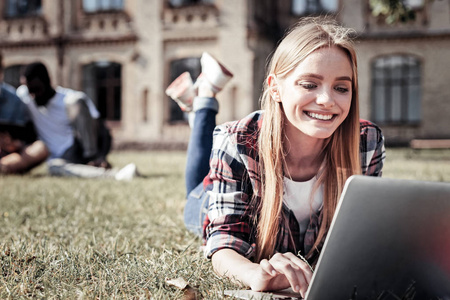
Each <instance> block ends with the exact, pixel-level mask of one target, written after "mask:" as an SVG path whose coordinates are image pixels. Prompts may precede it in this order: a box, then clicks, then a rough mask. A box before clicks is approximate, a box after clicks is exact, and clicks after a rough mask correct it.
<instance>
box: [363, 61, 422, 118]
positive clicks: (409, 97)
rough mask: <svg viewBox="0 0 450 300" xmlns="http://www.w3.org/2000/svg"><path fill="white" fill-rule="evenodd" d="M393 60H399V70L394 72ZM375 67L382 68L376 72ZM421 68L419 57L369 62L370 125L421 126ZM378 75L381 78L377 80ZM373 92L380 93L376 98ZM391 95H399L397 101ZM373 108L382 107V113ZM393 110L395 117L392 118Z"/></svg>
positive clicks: (396, 69)
mask: <svg viewBox="0 0 450 300" xmlns="http://www.w3.org/2000/svg"><path fill="white" fill-rule="evenodd" d="M395 59H399V60H400V66H399V67H397V68H396V67H395V65H394V64H395ZM377 63H382V64H385V66H384V67H383V68H378V70H377V66H376V64H377ZM422 65H423V62H422V60H421V59H420V57H417V56H415V55H412V54H405V53H392V54H386V55H382V56H378V57H376V58H374V59H373V60H372V63H371V67H370V72H371V92H370V103H371V107H372V109H371V119H372V120H373V121H374V122H376V123H377V124H380V125H381V124H382V125H393V126H397V125H398V126H402V125H404V126H415V125H419V124H420V123H421V121H422V92H423V88H422V78H423V75H422ZM414 68H416V69H414ZM377 72H378V75H377ZM395 73H397V74H395ZM380 74H382V76H379V75H380ZM377 91H380V94H377V93H378V92H377ZM381 91H383V92H382V93H381ZM395 93H397V94H399V97H398V98H397V101H395V95H394V94H395ZM414 97H415V98H414ZM379 101H382V103H380V102H379ZM377 105H382V109H381V110H380V111H383V112H382V113H380V111H378V110H377V107H376V106H377ZM395 107H397V111H398V112H397V114H398V116H397V115H395ZM414 107H415V110H414Z"/></svg>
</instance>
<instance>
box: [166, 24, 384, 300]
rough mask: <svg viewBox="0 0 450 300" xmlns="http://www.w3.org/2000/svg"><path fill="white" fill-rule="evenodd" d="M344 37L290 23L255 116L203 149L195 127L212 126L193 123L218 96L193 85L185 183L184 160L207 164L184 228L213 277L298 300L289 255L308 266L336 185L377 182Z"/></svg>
mask: <svg viewBox="0 0 450 300" xmlns="http://www.w3.org/2000/svg"><path fill="white" fill-rule="evenodd" d="M351 33H352V31H351V30H349V29H346V28H343V27H341V26H339V25H337V24H336V23H335V22H333V21H331V20H329V19H324V18H307V19H303V20H302V21H301V22H300V23H298V24H297V25H296V26H295V27H294V28H293V29H292V30H291V31H290V32H289V33H288V34H287V35H286V36H285V37H284V39H283V40H282V41H281V43H280V44H279V46H278V48H277V49H276V51H275V53H274V55H273V57H272V59H271V62H270V65H269V69H268V75H267V79H266V81H265V85H264V93H263V94H262V97H261V101H262V109H263V110H262V111H257V112H254V113H252V114H250V115H249V116H247V117H245V118H244V119H242V120H239V121H235V122H230V123H227V124H224V125H221V126H218V127H216V128H215V129H214V133H213V136H214V141H213V143H212V150H211V151H209V149H208V147H209V146H210V145H211V142H210V141H208V130H209V132H211V131H212V129H211V127H209V128H210V129H204V128H207V127H208V126H211V124H212V123H213V122H214V121H211V122H206V123H207V124H209V125H208V126H204V124H203V125H202V123H201V122H202V120H204V117H203V116H201V115H202V114H207V113H208V111H209V114H210V116H211V117H212V118H213V120H214V116H215V113H216V112H217V109H218V106H217V102H216V100H215V98H214V96H215V93H216V92H218V91H220V89H216V90H214V89H212V88H211V87H212V86H214V83H211V82H208V80H200V81H199V84H198V89H197V90H195V91H196V93H197V94H196V95H197V96H200V97H197V98H195V99H194V110H193V114H195V116H196V118H195V121H194V123H193V124H194V128H193V134H192V137H191V145H190V147H189V150H188V172H187V174H186V180H187V182H188V181H189V180H191V178H193V177H194V176H193V175H194V174H199V173H201V172H200V171H198V172H196V171H195V170H200V169H196V168H195V167H193V165H198V162H200V161H202V159H199V158H195V157H194V156H193V155H191V154H192V152H195V153H199V151H197V149H199V148H201V147H203V148H204V149H206V151H205V152H206V154H205V153H204V154H203V155H204V156H208V155H209V153H211V156H210V159H209V168H208V169H209V172H208V174H207V176H206V177H205V179H204V181H203V183H200V181H201V180H200V181H199V180H198V179H197V183H196V184H197V185H198V186H197V187H195V183H190V185H188V186H190V188H189V187H188V202H187V204H186V209H185V223H186V225H187V226H188V228H189V229H191V230H192V231H197V232H198V231H199V228H201V227H203V236H204V238H205V242H206V245H205V254H206V256H207V257H208V258H211V259H212V265H213V268H214V270H215V271H216V272H217V273H218V274H221V275H223V276H227V277H229V278H232V279H233V280H235V281H238V282H241V283H243V284H245V285H246V286H248V287H250V288H251V289H253V290H256V291H265V290H277V289H283V288H287V287H292V289H293V290H294V291H296V292H300V293H301V295H302V296H304V294H305V292H306V290H307V287H308V284H309V282H310V280H311V277H312V273H311V270H310V268H309V266H308V265H307V264H306V263H305V262H304V261H303V260H302V259H300V257H299V256H298V254H301V255H302V256H304V257H306V259H307V260H308V261H309V263H310V264H314V263H315V262H316V259H317V258H318V254H319V253H320V250H321V247H322V244H323V241H324V238H325V237H326V234H327V231H328V228H329V226H330V223H331V220H332V217H333V215H334V212H335V208H336V204H337V201H338V199H339V196H340V194H341V192H342V189H343V186H344V183H345V181H346V179H347V178H348V177H349V176H351V175H353V174H364V175H370V176H381V170H382V167H383V161H384V158H385V150H384V138H383V136H382V133H381V131H380V129H379V128H378V127H376V126H375V125H374V124H372V123H370V122H368V121H363V120H361V121H360V120H359V108H358V77H357V63H356V54H355V50H354V46H353V44H352V42H351V38H350V36H351ZM216 65H219V66H221V65H220V64H218V63H217V62H216ZM202 67H203V69H205V67H206V64H204V63H203V61H202ZM221 67H222V70H223V69H224V68H223V66H221ZM203 71H204V70H203ZM219 73H220V72H219ZM203 77H204V76H203ZM208 83H209V85H208ZM192 90H193V89H191V91H192ZM169 94H170V93H169ZM171 96H172V97H173V98H177V96H179V95H175V94H172V95H171ZM202 96H203V97H202ZM205 103H209V104H208V105H205ZM211 103H214V105H211ZM196 105H197V107H196ZM208 107H214V108H213V109H211V108H208ZM199 116H200V118H199V119H198V120H197V118H198V117H199ZM197 121H198V122H197ZM196 126H197V127H196ZM203 129H204V130H203ZM202 130H203V131H202ZM199 132H202V134H203V137H202V135H201V134H199ZM204 137H206V139H205V138H204ZM204 156H203V161H205V160H206V159H205V158H204ZM203 173H205V171H203ZM201 175H202V176H203V175H206V174H201ZM361 201H364V199H361ZM205 208H206V209H207V210H206V212H207V213H205V212H204V209H205ZM201 225H203V226H201Z"/></svg>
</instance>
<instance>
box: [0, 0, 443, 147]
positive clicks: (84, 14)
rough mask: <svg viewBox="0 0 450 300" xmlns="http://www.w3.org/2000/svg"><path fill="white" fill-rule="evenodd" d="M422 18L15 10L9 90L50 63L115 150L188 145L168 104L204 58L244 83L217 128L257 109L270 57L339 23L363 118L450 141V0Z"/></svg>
mask: <svg viewBox="0 0 450 300" xmlns="http://www.w3.org/2000/svg"><path fill="white" fill-rule="evenodd" d="M409 2H411V3H412V4H413V5H414V9H415V10H416V19H415V20H414V21H412V22H409V23H406V24H396V25H393V26H388V25H386V24H385V23H384V22H383V21H381V20H380V19H379V18H375V17H374V16H373V15H372V14H371V11H370V8H369V4H368V3H369V1H368V0H346V1H343V0H315V1H311V0H103V1H97V0H58V1H53V0H28V1H17V0H4V1H2V2H0V18H1V19H0V53H1V54H2V55H3V63H4V67H5V81H7V82H9V83H11V84H13V85H16V86H17V85H18V84H19V73H20V68H21V66H23V65H25V64H27V63H30V62H33V61H37V60H38V61H41V62H43V63H44V64H45V65H46V66H47V67H48V69H49V71H50V75H51V78H52V82H53V84H54V85H61V86H65V87H70V88H74V89H79V90H83V91H85V92H86V93H87V94H88V95H90V96H91V97H92V98H93V100H94V102H95V103H96V104H97V106H98V108H99V110H100V112H101V114H102V116H103V117H104V118H106V119H107V120H108V125H109V127H110V128H111V129H112V131H113V134H114V139H115V143H116V146H117V145H120V144H124V143H157V144H161V143H163V144H164V143H171V144H173V143H175V144H177V143H178V144H185V143H186V141H187V140H188V137H189V128H188V125H187V122H186V116H185V115H184V114H183V113H182V112H181V111H180V110H179V109H178V107H177V106H176V105H175V104H174V102H173V101H171V100H170V99H169V98H168V97H167V96H166V95H165V94H164V90H165V87H167V85H168V84H169V83H170V82H171V81H172V80H173V79H174V78H175V77H176V76H177V75H179V74H181V72H183V71H189V72H190V73H191V75H192V76H194V77H195V76H197V75H198V74H199V72H200V65H199V58H200V56H201V54H202V52H203V51H207V52H209V53H211V54H212V55H213V56H215V57H217V58H218V59H219V60H221V61H222V62H223V63H224V64H225V65H226V66H228V67H229V68H230V69H231V70H232V71H233V72H234V74H235V76H234V78H233V79H232V80H231V81H230V83H229V84H228V85H227V87H226V88H225V89H224V91H223V92H222V93H221V94H219V103H220V105H221V111H220V114H219V115H218V122H224V121H227V120H232V119H237V118H240V117H243V116H245V115H246V114H248V113H249V112H251V111H253V110H255V109H258V106H259V105H258V100H259V99H258V98H259V94H260V91H261V87H262V82H263V80H264V77H265V65H266V61H267V57H268V56H269V55H270V53H271V52H272V51H273V49H274V47H275V45H276V42H277V40H278V39H279V38H280V37H281V36H282V34H283V32H284V31H285V30H286V29H287V28H288V27H289V26H291V25H292V24H293V23H295V22H296V20H298V19H299V18H300V17H302V16H304V15H310V14H323V13H326V14H328V15H332V16H334V17H335V18H336V19H337V20H338V21H339V22H341V23H343V24H344V25H347V26H350V27H353V28H354V29H355V30H356V32H357V41H356V43H357V51H358V55H359V57H358V59H359V60H358V66H359V72H360V75H359V76H360V77H359V82H360V102H361V117H363V118H367V119H371V120H374V121H375V122H377V123H378V124H379V125H380V126H381V127H382V128H383V130H384V131H385V134H386V138H387V141H388V143H391V144H402V143H403V144H404V143H408V142H409V141H410V140H411V139H417V138H450V118H449V117H448V115H449V113H450V102H449V100H448V99H449V97H450V85H449V84H448V82H449V79H450V74H449V71H448V70H450V60H449V59H448V57H450V2H449V1H447V0H433V1H430V0H410V1H409Z"/></svg>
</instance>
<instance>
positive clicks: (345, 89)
mask: <svg viewBox="0 0 450 300" xmlns="http://www.w3.org/2000/svg"><path fill="white" fill-rule="evenodd" d="M335 90H336V91H338V92H339V93H342V94H345V93H347V92H348V91H349V89H348V88H346V87H340V86H338V87H336V88H335Z"/></svg>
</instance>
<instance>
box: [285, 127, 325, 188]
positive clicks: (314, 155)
mask: <svg viewBox="0 0 450 300" xmlns="http://www.w3.org/2000/svg"><path fill="white" fill-rule="evenodd" d="M285 139H286V140H285V151H286V158H285V161H286V165H285V172H286V176H287V177H290V178H292V180H294V181H307V180H310V179H311V178H313V177H314V176H316V175H317V173H318V172H319V169H320V166H321V165H322V161H323V145H324V142H325V140H323V139H316V138H312V137H310V136H307V135H304V134H300V135H298V134H297V135H295V136H291V137H289V136H288V135H286V137H285Z"/></svg>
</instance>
